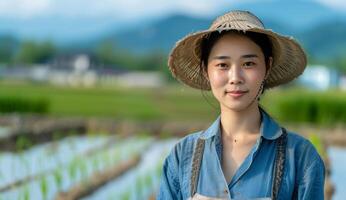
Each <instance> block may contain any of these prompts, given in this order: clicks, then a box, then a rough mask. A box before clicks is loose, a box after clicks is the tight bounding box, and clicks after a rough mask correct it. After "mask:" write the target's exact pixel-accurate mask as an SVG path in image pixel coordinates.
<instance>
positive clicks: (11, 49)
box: [0, 35, 18, 64]
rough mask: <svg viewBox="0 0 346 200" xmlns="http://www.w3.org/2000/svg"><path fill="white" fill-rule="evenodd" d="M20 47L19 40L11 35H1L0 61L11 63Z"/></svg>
mask: <svg viewBox="0 0 346 200" xmlns="http://www.w3.org/2000/svg"><path fill="white" fill-rule="evenodd" d="M17 48H18V41H17V40H16V39H15V38H14V37H12V36H9V35H5V36H1V37H0V63H6V64H8V63H10V62H11V61H12V59H13V57H14V55H15V52H16V50H17Z"/></svg>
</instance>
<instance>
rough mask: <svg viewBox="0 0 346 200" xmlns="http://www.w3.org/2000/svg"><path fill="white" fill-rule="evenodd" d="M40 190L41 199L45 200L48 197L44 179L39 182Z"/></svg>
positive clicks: (46, 184)
mask: <svg viewBox="0 0 346 200" xmlns="http://www.w3.org/2000/svg"><path fill="white" fill-rule="evenodd" d="M40 188H41V193H42V197H43V199H47V195H48V183H47V180H46V178H45V177H42V179H41V181H40Z"/></svg>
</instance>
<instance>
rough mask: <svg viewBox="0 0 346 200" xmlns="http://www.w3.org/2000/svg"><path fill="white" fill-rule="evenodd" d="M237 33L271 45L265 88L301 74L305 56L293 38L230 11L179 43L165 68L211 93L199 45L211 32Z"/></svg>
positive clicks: (184, 81) (250, 17) (254, 19)
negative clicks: (259, 37)
mask: <svg viewBox="0 0 346 200" xmlns="http://www.w3.org/2000/svg"><path fill="white" fill-rule="evenodd" d="M224 30H240V31H244V32H247V31H250V32H257V33H262V34H265V35H267V36H268V38H269V40H270V42H271V44H272V57H273V64H272V67H271V69H270V72H269V74H268V77H267V79H266V81H265V88H272V87H275V86H278V85H281V84H285V83H288V82H290V81H291V80H293V79H294V78H296V77H298V76H299V75H300V74H302V73H303V71H304V69H305V67H306V55H305V53H304V50H303V49H302V47H301V46H300V45H299V44H298V43H297V42H296V41H295V40H294V39H293V37H289V36H283V35H280V34H278V33H275V32H273V31H272V30H270V29H265V28H264V25H263V23H262V22H261V20H260V19H258V18H257V17H256V16H255V15H254V14H252V13H250V12H248V11H240V10H236V11H231V12H229V13H226V14H224V15H222V16H220V17H218V18H217V19H216V20H215V21H214V22H213V23H212V24H211V26H210V28H209V29H207V30H203V31H199V32H195V33H192V34H189V35H187V36H186V37H184V38H183V39H181V40H179V41H178V42H177V43H176V45H175V47H174V48H173V49H172V51H171V53H170V55H169V59H168V66H169V69H170V70H171V72H172V74H173V76H174V77H175V78H176V79H178V80H179V81H181V82H183V83H184V84H186V85H189V86H191V87H193V88H196V89H202V90H210V89H211V88H210V84H209V81H208V80H207V79H206V78H205V77H204V76H203V75H202V73H203V72H202V71H201V67H200V65H201V43H202V41H203V39H204V38H206V37H207V36H208V35H209V34H210V33H211V32H215V31H219V32H221V31H224Z"/></svg>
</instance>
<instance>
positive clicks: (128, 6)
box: [0, 0, 234, 19]
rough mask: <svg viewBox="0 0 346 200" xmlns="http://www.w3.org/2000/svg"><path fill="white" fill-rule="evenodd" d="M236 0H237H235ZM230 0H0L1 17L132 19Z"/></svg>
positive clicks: (208, 8)
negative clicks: (50, 16) (53, 16)
mask: <svg viewBox="0 0 346 200" xmlns="http://www.w3.org/2000/svg"><path fill="white" fill-rule="evenodd" d="M232 1H234V0H232ZM227 2H229V1H227V0H189V1H188V0H167V1H162V0H127V1H124V0H103V1H95V0H0V17H1V16H6V17H21V18H29V17H37V16H46V15H58V16H65V17H117V18H121V19H132V18H137V17H141V16H148V15H149V16H150V15H156V14H164V13H167V12H173V11H182V12H188V13H191V14H194V15H208V14H210V13H213V12H215V10H217V9H218V8H221V7H222V6H223V5H224V4H225V3H227Z"/></svg>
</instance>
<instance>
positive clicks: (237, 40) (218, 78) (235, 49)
mask: <svg viewBox="0 0 346 200" xmlns="http://www.w3.org/2000/svg"><path fill="white" fill-rule="evenodd" d="M269 63H270V64H271V58H270V60H269ZM207 71H208V72H207V73H208V78H209V81H210V85H211V89H212V92H213V95H214V96H215V98H216V99H217V100H218V101H219V103H220V106H221V109H223V108H228V109H231V110H234V111H241V110H244V109H246V108H248V107H249V106H250V104H251V103H254V104H257V105H258V101H257V99H256V100H254V99H255V98H256V95H257V93H258V92H259V90H260V87H261V83H262V81H263V80H264V78H265V75H266V66H265V59H264V55H263V52H262V50H261V48H260V47H259V46H258V45H257V44H256V43H254V42H253V41H252V40H250V39H249V38H247V37H245V36H242V35H237V34H234V33H229V34H225V35H223V36H222V37H221V38H219V40H218V41H217V42H216V43H215V44H214V46H213V47H212V49H211V51H210V54H209V57H208V70H207ZM260 92H261V91H260ZM257 105H256V106H257Z"/></svg>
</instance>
